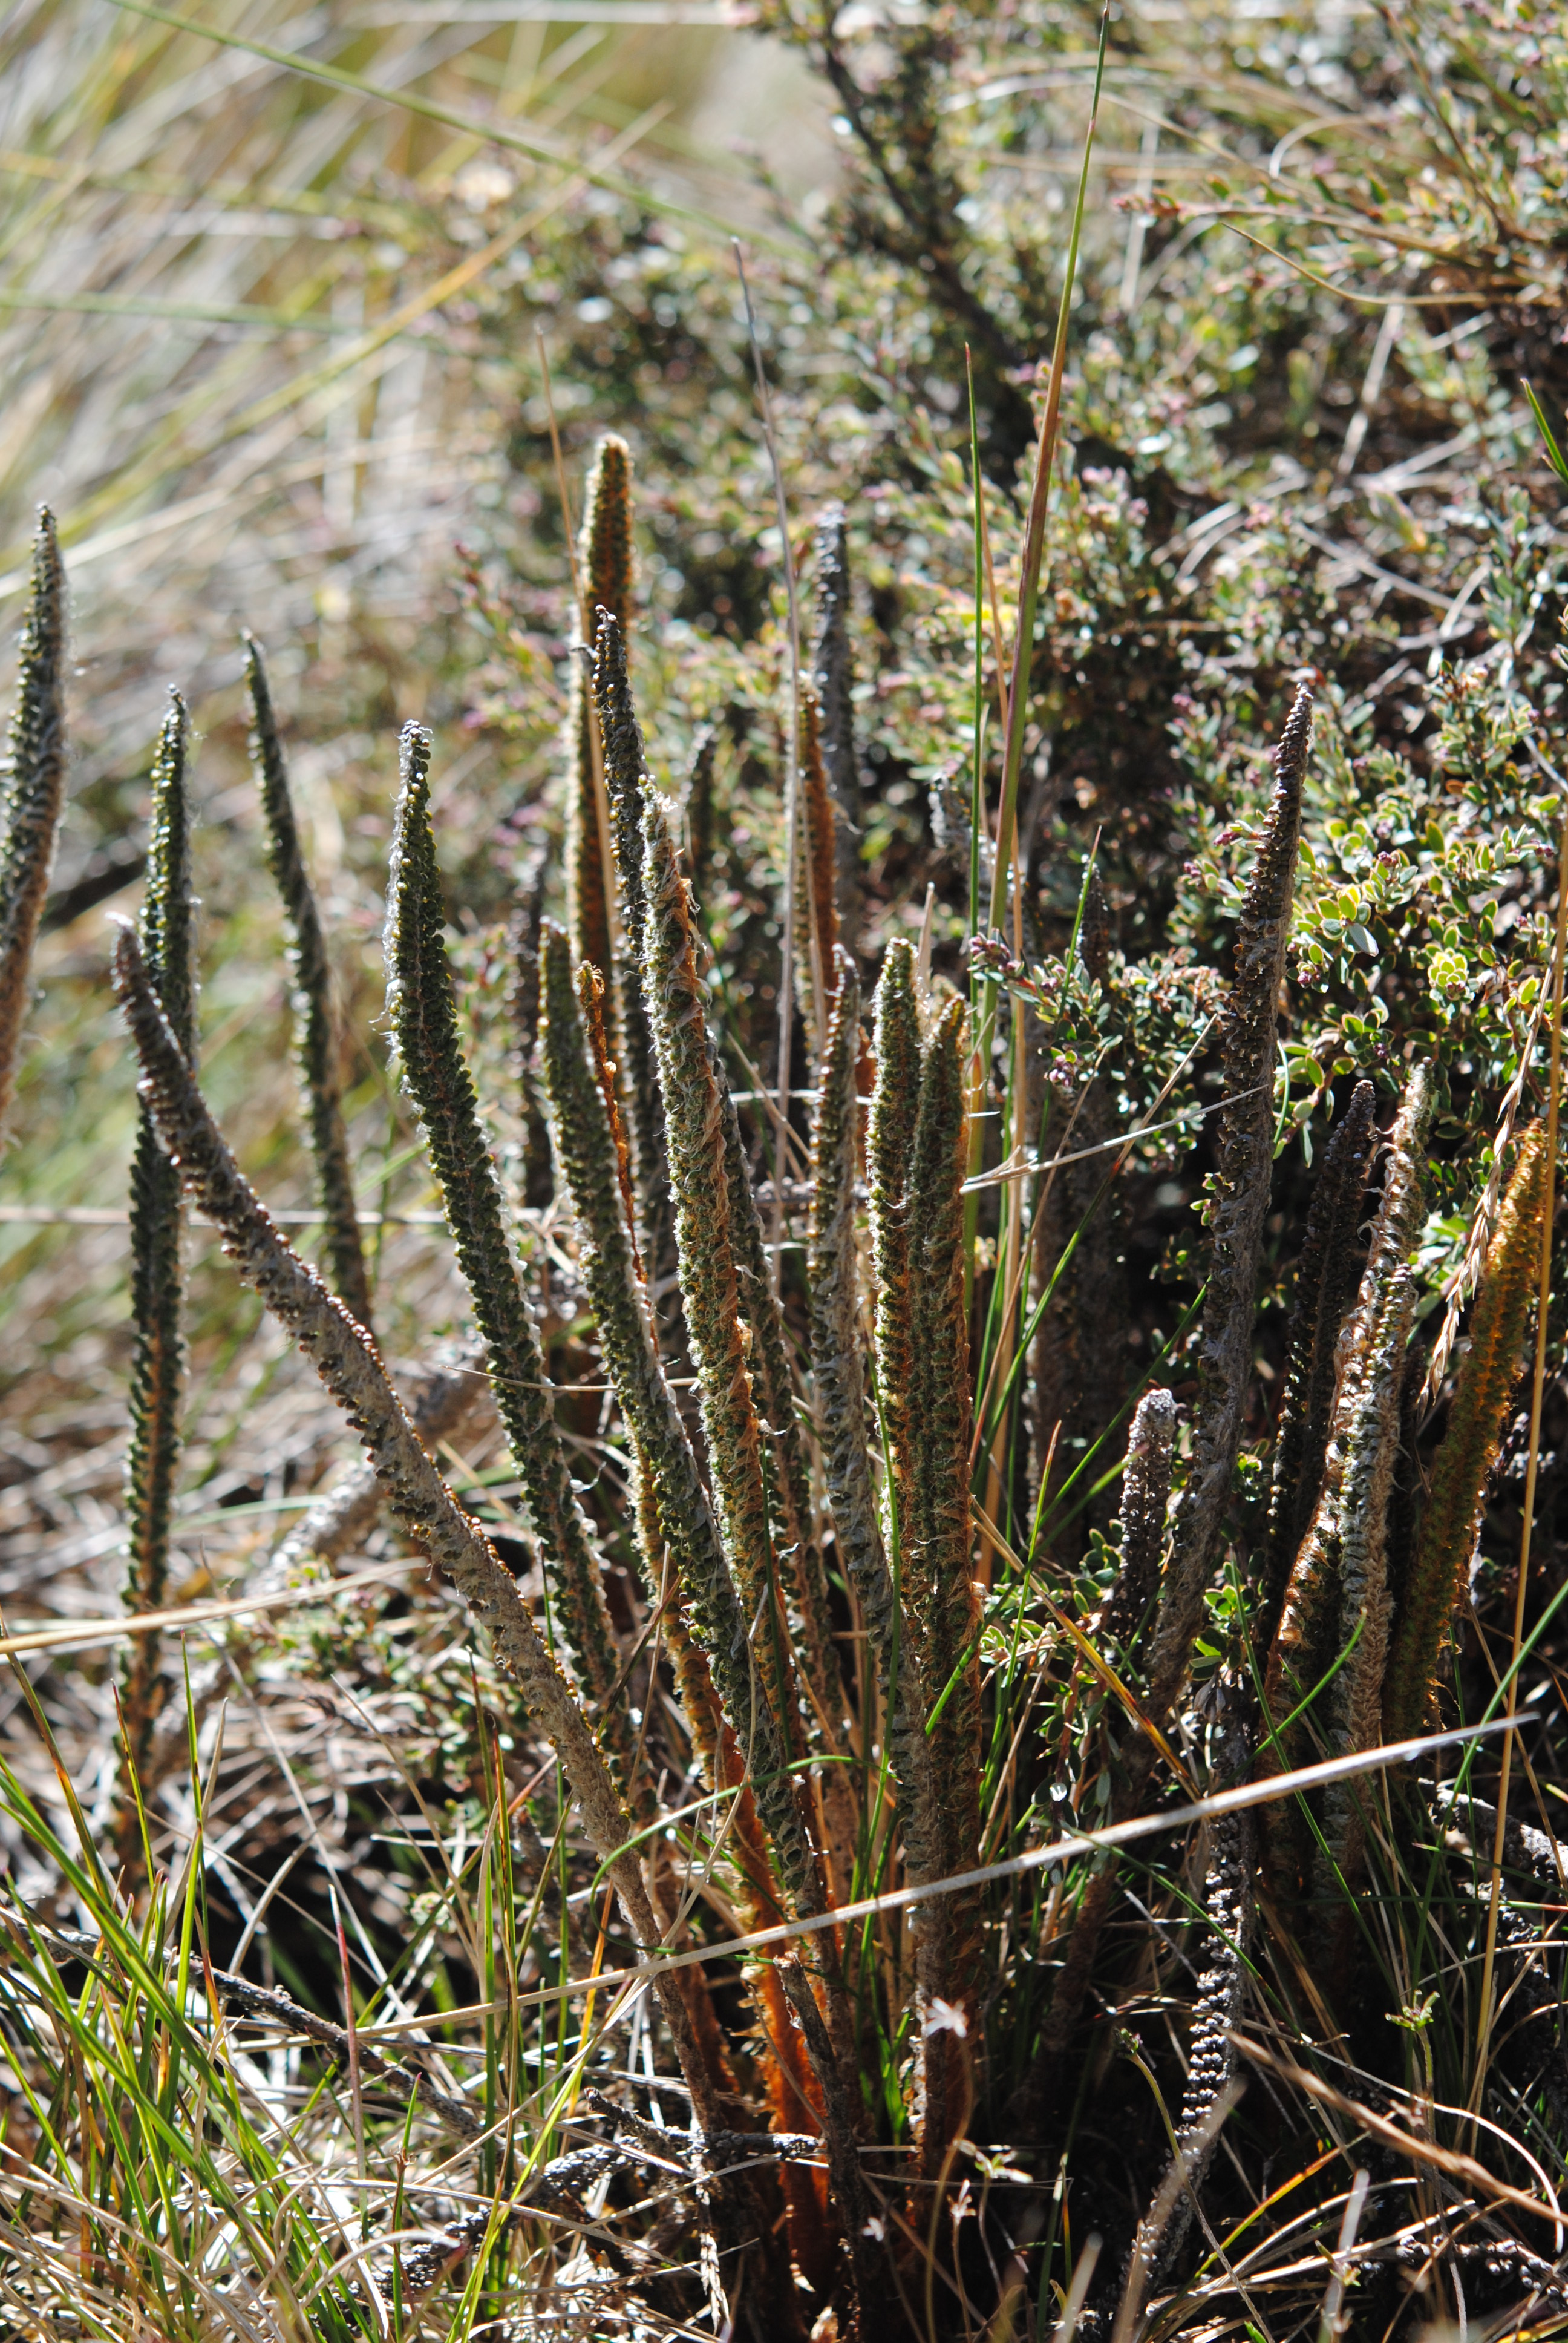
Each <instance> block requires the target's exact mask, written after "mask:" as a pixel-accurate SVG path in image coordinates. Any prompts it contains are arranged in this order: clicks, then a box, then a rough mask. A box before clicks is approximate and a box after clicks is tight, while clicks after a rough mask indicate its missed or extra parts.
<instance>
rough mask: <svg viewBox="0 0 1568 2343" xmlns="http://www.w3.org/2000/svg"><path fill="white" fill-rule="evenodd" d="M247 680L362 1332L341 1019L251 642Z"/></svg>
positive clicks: (310, 1119)
mask: <svg viewBox="0 0 1568 2343" xmlns="http://www.w3.org/2000/svg"><path fill="white" fill-rule="evenodd" d="M245 677H246V684H247V686H248V687H249V690H250V706H251V719H252V727H251V735H250V757H251V763H252V765H253V766H254V767H255V769H256V785H257V788H258V789H260V792H261V806H262V812H263V814H264V815H265V817H266V860H267V866H268V868H269V869H270V870H271V872H272V876H273V880H274V881H275V883H276V888H277V891H278V893H279V894H280V895H281V896H282V898H283V908H284V910H285V912H286V914H287V918H288V925H289V930H290V934H291V936H292V942H291V945H290V949H289V955H288V957H289V963H290V966H291V968H292V970H293V973H294V1027H295V1046H296V1049H297V1052H298V1058H299V1079H300V1081H301V1083H302V1084H303V1086H304V1090H305V1104H306V1119H307V1124H308V1127H309V1131H310V1151H311V1153H312V1155H313V1156H314V1158H315V1161H316V1184H317V1194H318V1195H319V1197H320V1199H321V1210H322V1215H323V1218H324V1219H325V1222H326V1224H327V1225H326V1229H325V1232H324V1234H323V1239H322V1243H323V1249H324V1251H325V1252H326V1255H327V1270H328V1272H329V1275H330V1282H331V1284H332V1287H333V1289H334V1291H335V1292H337V1293H340V1294H341V1295H342V1296H343V1299H344V1301H345V1302H347V1304H348V1307H349V1309H350V1311H352V1312H353V1314H354V1316H355V1317H356V1318H357V1319H358V1321H359V1322H360V1324H361V1325H362V1326H368V1325H369V1323H370V1281H369V1278H368V1276H367V1273H366V1268H365V1252H364V1248H363V1246H362V1245H361V1243H360V1241H359V1214H358V1211H357V1207H356V1204H355V1201H354V1172H353V1168H352V1165H351V1163H350V1161H349V1155H348V1134H347V1131H346V1130H345V1129H344V1127H343V1105H342V1096H341V1092H340V1090H339V1085H338V1080H337V1051H338V1033H337V1019H336V1017H335V1016H334V1015H333V1010H332V979H331V973H330V970H329V969H328V966H327V944H326V940H325V939H324V937H323V935H322V932H321V914H320V911H319V910H318V909H317V901H316V890H315V889H314V888H313V887H312V886H311V883H310V874H309V873H308V871H307V870H306V867H305V857H304V855H303V853H302V852H301V850H300V844H299V830H298V826H297V823H296V821H295V819H294V801H293V799H292V798H291V797H290V795H289V789H288V768H287V766H286V763H285V762H284V756H283V743H282V741H281V740H280V739H278V737H277V719H276V715H275V714H274V712H273V705H272V692H271V689H270V688H269V686H268V683H267V678H266V659H265V658H264V656H263V653H262V648H261V645H260V644H259V643H258V642H257V641H256V639H255V638H254V636H250V635H247V636H246V643H245Z"/></svg>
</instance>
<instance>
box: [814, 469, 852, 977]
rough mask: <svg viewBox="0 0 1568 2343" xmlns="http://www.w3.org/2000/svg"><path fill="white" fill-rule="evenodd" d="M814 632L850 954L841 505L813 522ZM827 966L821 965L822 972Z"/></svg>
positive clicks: (848, 694)
mask: <svg viewBox="0 0 1568 2343" xmlns="http://www.w3.org/2000/svg"><path fill="white" fill-rule="evenodd" d="M816 554H817V632H816V639H815V641H814V642H813V644H812V649H811V684H812V689H813V690H814V691H815V693H816V697H817V701H818V704H819V709H820V719H819V724H820V739H821V752H822V769H823V773H824V775H825V777H826V779H827V783H828V788H829V792H830V794H831V796H832V799H833V804H834V806H835V808H836V809H837V819H836V820H835V822H834V826H833V827H834V862H835V865H836V868H837V870H838V910H839V930H840V932H841V933H842V936H843V940H844V943H845V946H846V947H847V949H848V950H850V951H851V952H852V951H853V950H855V948H856V944H857V942H858V940H859V930H860V860H859V839H860V769H859V758H858V756H857V754H856V749H855V701H854V688H855V663H854V657H853V654H852V652H851V650H850V648H849V531H848V529H847V528H846V527H845V522H844V509H843V507H842V506H841V505H829V506H827V507H825V508H824V509H823V510H822V512H821V513H819V516H818V518H817V535H816ZM828 965H829V962H827V961H826V960H825V961H824V967H826V966H828Z"/></svg>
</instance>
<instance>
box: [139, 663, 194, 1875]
mask: <svg viewBox="0 0 1568 2343" xmlns="http://www.w3.org/2000/svg"><path fill="white" fill-rule="evenodd" d="M187 729H188V728H187V723H186V709H185V702H184V701H183V700H182V699H180V697H179V695H178V693H177V692H171V693H170V695H169V712H168V714H167V716H166V718H165V719H164V724H163V729H162V731H161V732H160V734H159V736H158V747H157V754H156V758H155V759H154V760H153V805H152V821H151V827H150V830H149V833H148V839H147V876H146V895H145V897H144V899H143V903H142V913H141V920H140V930H141V934H140V941H141V950H142V954H143V957H144V960H145V962H146V979H147V982H148V983H149V985H150V986H151V987H152V989H153V990H154V991H155V992H156V996H157V999H158V1001H159V1003H160V1005H161V1007H162V1010H163V1013H164V1015H165V1016H166V1018H167V1020H168V1023H169V1027H170V1030H171V1031H172V1032H173V1034H174V1036H175V1039H176V1041H177V1042H178V1044H179V1047H180V1049H181V1051H183V1052H184V1054H185V1056H186V1060H187V1061H194V1059H195V1056H196V987H195V981H194V976H193V966H194V960H195V950H194V933H195V915H196V907H195V903H194V900H193V899H192V895H191V852H190V805H189V800H188V799H187V797H186V739H187ZM184 1221H185V1212H184V1208H183V1206H182V1204H181V1202H180V1182H179V1174H178V1173H177V1172H176V1170H175V1167H174V1165H173V1164H172V1163H171V1162H170V1161H169V1159H168V1157H167V1156H166V1154H165V1152H164V1151H163V1149H162V1147H161V1146H160V1145H159V1144H158V1138H157V1132H156V1129H155V1127H154V1123H153V1118H152V1116H151V1114H150V1112H149V1111H148V1110H147V1108H146V1106H145V1105H144V1107H143V1109H142V1111H141V1116H140V1120H139V1121H138V1124H137V1128H136V1154H135V1156H134V1157H133V1159H132V1163H131V1315H132V1319H133V1322H134V1323H135V1326H136V1349H135V1353H134V1355H133V1362H132V1367H131V1439H130V1447H129V1451H128V1453H127V1455H126V1547H127V1567H126V1609H127V1610H130V1611H158V1610H161V1609H162V1608H163V1605H164V1603H165V1601H166V1596H167V1592H168V1563H169V1526H170V1522H171V1519H172V1516H173V1511H174V1496H175V1482H176V1475H177V1473H178V1471H179V1457H180V1407H181V1403H182V1400H183V1398H184V1393H185V1378H186V1347H185V1336H184V1332H183V1331H182V1327H181V1318H182V1314H183V1309H184V1302H185V1270H184V1264H183V1262H182V1260H181V1241H182V1236H183V1232H184ZM161 1655H162V1652H161V1645H160V1644H159V1641H158V1638H157V1637H156V1635H150V1634H148V1635H138V1636H137V1637H136V1640H135V1642H134V1643H133V1644H132V1646H131V1656H130V1660H129V1663H128V1664H127V1667H126V1676H125V1684H124V1691H123V1695H122V1710H123V1718H124V1729H125V1737H126V1762H127V1765H128V1767H129V1768H130V1769H131V1771H133V1772H135V1773H136V1775H138V1777H139V1776H140V1775H141V1774H142V1773H143V1772H144V1771H145V1770H146V1764H147V1759H148V1756H149V1754H150V1752H151V1748H152V1743H153V1735H154V1732H155V1729H156V1724H157V1712H158V1704H159V1701H158V1692H159V1674H158V1671H159V1664H160V1660H161ZM138 1838H139V1831H138V1827H137V1824H136V1804H135V1800H134V1798H132V1797H131V1796H130V1795H129V1775H127V1776H126V1795H125V1797H124V1799H123V1801H122V1805H121V1809H120V1854H121V1857H122V1860H123V1861H125V1862H126V1863H128V1864H130V1865H132V1866H133V1868H134V1867H135V1865H136V1860H137V1855H138V1845H137V1840H138Z"/></svg>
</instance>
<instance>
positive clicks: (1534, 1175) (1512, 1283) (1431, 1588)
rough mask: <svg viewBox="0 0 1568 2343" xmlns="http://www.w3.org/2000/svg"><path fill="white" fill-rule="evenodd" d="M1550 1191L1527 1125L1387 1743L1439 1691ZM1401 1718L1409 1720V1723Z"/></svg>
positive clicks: (1409, 1619)
mask: <svg viewBox="0 0 1568 2343" xmlns="http://www.w3.org/2000/svg"><path fill="white" fill-rule="evenodd" d="M1545 1192H1546V1147H1545V1133H1544V1132H1543V1130H1542V1128H1541V1126H1540V1124H1539V1123H1536V1124H1533V1125H1532V1127H1531V1128H1530V1130H1528V1131H1526V1132H1525V1133H1524V1135H1523V1139H1522V1140H1521V1141H1520V1148H1519V1159H1518V1161H1517V1162H1516V1163H1515V1165H1514V1168H1513V1177H1512V1179H1511V1180H1510V1181H1509V1183H1508V1188H1507V1192H1506V1193H1505V1195H1504V1197H1503V1212H1502V1217H1501V1218H1500V1220H1499V1222H1498V1224H1497V1232H1496V1234H1495V1235H1494V1236H1493V1240H1492V1242H1491V1244H1490V1245H1489V1247H1488V1248H1487V1254H1486V1268H1485V1271H1484V1272H1483V1277H1482V1284H1481V1291H1480V1293H1479V1294H1478V1296H1477V1298H1476V1302H1475V1307H1474V1310H1473V1312H1472V1317H1471V1336H1470V1349H1469V1350H1468V1351H1467V1352H1466V1353H1465V1355H1464V1358H1463V1360H1462V1363H1461V1364H1460V1369H1459V1374H1458V1377H1457V1379H1456V1382H1455V1384H1454V1393H1453V1399H1452V1404H1451V1406H1450V1409H1449V1418H1448V1428H1447V1430H1446V1432H1445V1433H1444V1434H1443V1437H1442V1445H1441V1447H1440V1448H1439V1450H1438V1452H1437V1457H1436V1461H1435V1463H1434V1464H1433V1467H1432V1491H1431V1494H1430V1495H1429V1497H1428V1498H1427V1503H1426V1510H1425V1513H1423V1514H1422V1523H1421V1530H1420V1534H1419V1536H1418V1538H1417V1542H1416V1549H1415V1554H1414V1558H1413V1560H1412V1564H1411V1571H1410V1578H1409V1583H1408V1584H1407V1586H1406V1588H1405V1595H1404V1603H1403V1605H1402V1611H1401V1615H1400V1619H1399V1623H1398V1626H1397V1629H1396V1631H1395V1635H1394V1644H1393V1651H1392V1655H1391V1658H1390V1661H1389V1670H1388V1682H1387V1686H1386V1689H1385V1693H1384V1699H1383V1727H1384V1732H1385V1735H1387V1737H1389V1738H1391V1739H1392V1738H1396V1737H1397V1736H1398V1735H1399V1734H1400V1733H1401V1732H1402V1731H1404V1730H1409V1731H1411V1732H1418V1731H1420V1730H1421V1729H1422V1726H1421V1722H1420V1721H1421V1720H1422V1719H1424V1718H1425V1717H1426V1715H1428V1713H1429V1711H1430V1708H1431V1705H1432V1699H1433V1697H1434V1694H1435V1691H1436V1679H1437V1664H1438V1659H1439V1655H1440V1654H1441V1652H1442V1644H1443V1640H1444V1637H1445V1635H1446V1634H1447V1630H1448V1623H1449V1617H1450V1614H1451V1613H1452V1609H1453V1605H1454V1602H1455V1599H1456V1597H1457V1594H1458V1591H1459V1587H1460V1584H1461V1580H1462V1574H1463V1571H1464V1569H1465V1567H1466V1565H1467V1564H1468V1563H1469V1561H1470V1557H1471V1554H1472V1553H1473V1549H1474V1545H1475V1534H1476V1530H1477V1527H1478V1525H1479V1523H1480V1519H1481V1509H1482V1504H1483V1498H1484V1493H1485V1486H1486V1477H1487V1474H1488V1473H1490V1472H1491V1470H1492V1467H1493V1463H1495V1462H1496V1457H1497V1451H1498V1444H1499V1441H1500V1439H1501V1435H1502V1431H1503V1420H1504V1415H1505V1412H1506V1410H1507V1406H1508V1403H1509V1400H1510V1398H1511V1396H1512V1394H1513V1387H1514V1384H1515V1383H1516V1382H1517V1381H1518V1377H1519V1364H1520V1352H1521V1350H1522V1348H1523V1342H1524V1332H1525V1327H1526V1324H1527V1322H1528V1320H1529V1314H1530V1304H1531V1302H1532V1300H1533V1295H1534V1289H1535V1282H1536V1277H1537V1273H1538V1271H1539V1267H1540V1259H1541V1253H1540V1247H1541V1220H1542V1211H1543V1204H1544V1202H1545ZM1407 1720H1415V1722H1414V1723H1413V1724H1412V1725H1408V1726H1407Z"/></svg>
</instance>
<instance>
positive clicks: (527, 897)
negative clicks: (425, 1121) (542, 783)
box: [507, 853, 553, 1212]
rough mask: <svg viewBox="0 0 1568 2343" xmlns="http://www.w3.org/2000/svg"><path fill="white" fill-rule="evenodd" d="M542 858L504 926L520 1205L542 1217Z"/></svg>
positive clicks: (545, 1164) (545, 1186)
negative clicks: (518, 1114)
mask: <svg viewBox="0 0 1568 2343" xmlns="http://www.w3.org/2000/svg"><path fill="white" fill-rule="evenodd" d="M545 870H546V857H545V855H544V854H542V853H540V854H538V855H536V856H535V857H534V858H533V860H532V862H531V864H530V866H529V868H528V872H527V875H526V876H525V877H524V879H523V880H522V883H521V884H520V886H519V887H518V893H517V900H516V901H515V902H514V904H513V906H512V916H511V918H510V919H509V920H508V922H507V954H508V959H509V960H510V962H511V969H512V981H511V984H510V986H509V987H508V993H507V1014H508V1019H509V1020H510V1022H511V1029H512V1053H511V1058H512V1071H513V1073H514V1075H515V1076H516V1079H517V1084H518V1101H519V1103H520V1105H521V1109H522V1120H523V1202H524V1203H525V1204H526V1205H528V1208H529V1210H530V1211H531V1212H541V1211H543V1209H544V1207H545V1206H546V1205H547V1204H548V1202H549V1201H550V1198H551V1195H552V1193H553V1189H552V1186H551V1179H550V1134H549V1127H548V1123H547V1122H546V1121H545V1116H544V1110H543V1109H542V1107H541V1106H540V1104H539V1091H538V1075H537V1072H536V1071H535V1061H536V1057H537V1054H538V1024H539V933H540V930H541V927H542V925H543V922H544V916H545Z"/></svg>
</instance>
